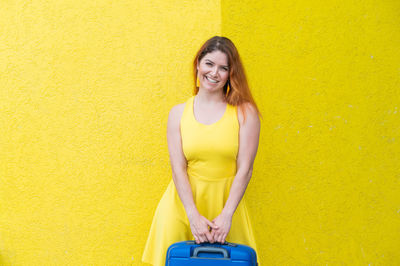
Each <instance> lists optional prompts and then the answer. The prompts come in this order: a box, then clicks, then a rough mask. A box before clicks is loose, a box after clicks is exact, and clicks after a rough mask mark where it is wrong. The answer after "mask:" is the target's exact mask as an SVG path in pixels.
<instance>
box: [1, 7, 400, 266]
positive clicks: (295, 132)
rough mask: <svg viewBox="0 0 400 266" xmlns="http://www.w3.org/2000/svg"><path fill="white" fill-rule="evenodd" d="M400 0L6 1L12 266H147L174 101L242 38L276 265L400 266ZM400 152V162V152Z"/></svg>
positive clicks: (253, 186)
mask: <svg viewBox="0 0 400 266" xmlns="http://www.w3.org/2000/svg"><path fill="white" fill-rule="evenodd" d="M399 18H400V5H399V4H398V2H397V1H366V0H365V1H347V2H346V3H345V4H344V2H343V1H325V2H323V3H322V2H321V3H320V1H301V2H299V1H288V0H284V1H279V2H273V1H245V0H241V1H236V0H235V1H226V0H222V1H211V0H210V1H178V0H152V1H105V0H100V1H81V2H78V1H72V0H68V1H40V0H37V1H2V3H1V6H0V265H141V263H140V258H141V254H142V251H143V246H144V243H145V240H146V237H147V233H148V230H149V227H150V223H151V219H152V215H153V213H154V209H155V207H156V205H157V203H158V201H159V199H160V197H161V195H162V193H163V192H164V190H165V188H166V185H167V183H168V182H169V181H170V179H171V171H170V166H169V159H168V150H167V144H166V122H167V117H168V111H169V109H170V108H171V107H172V106H173V105H175V104H177V103H180V102H183V101H184V100H185V99H187V97H189V96H190V95H191V91H192V77H191V62H192V59H193V57H194V54H195V52H196V51H197V49H198V48H199V46H200V45H201V43H202V42H203V41H205V40H206V39H208V38H209V37H211V36H213V35H219V34H221V33H222V34H223V35H226V36H228V37H230V38H231V39H232V40H233V41H234V42H235V44H237V46H238V48H239V52H240V53H241V55H242V59H243V61H244V64H245V67H246V70H247V73H248V77H249V82H250V85H251V87H252V90H253V93H254V96H255V98H256V100H257V103H258V104H259V107H260V109H261V111H262V113H263V116H264V119H263V120H262V129H261V130H262V132H261V139H260V147H259V151H258V155H257V158H256V162H255V169H254V174H253V179H252V180H251V183H250V185H249V187H248V190H247V192H246V193H247V197H248V199H249V200H250V202H249V209H250V212H251V214H252V215H253V217H254V219H253V220H254V225H255V228H256V230H257V237H258V238H257V240H258V243H259V248H260V251H261V252H260V253H261V254H259V255H260V257H261V260H262V261H263V262H264V264H263V265H320V264H323V265H326V264H329V265H332V264H333V265H354V264H355V265H368V264H371V265H396V264H400V253H399V252H398V246H399V245H400V234H399V232H400V197H399V191H400V174H399V173H400V168H399V164H398V162H399V161H400V160H399V159H400V158H399V154H400V146H399V137H400V136H399V132H400V122H399V121H400V119H399V118H400V117H399V116H400V95H399V87H400V86H399V85H400V79H399V76H400V65H399V62H400V53H399V49H398V47H400V19H399ZM396 163H397V164H396Z"/></svg>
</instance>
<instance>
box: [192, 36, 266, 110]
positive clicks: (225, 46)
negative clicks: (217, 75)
mask: <svg viewBox="0 0 400 266" xmlns="http://www.w3.org/2000/svg"><path fill="white" fill-rule="evenodd" d="M217 50H218V51H221V52H223V53H225V54H226V56H227V57H228V67H229V78H228V81H227V82H226V84H225V85H224V88H223V92H224V95H225V97H226V101H227V102H228V103H229V104H230V105H236V106H238V107H240V110H241V111H242V114H243V116H244V118H246V109H247V108H248V106H247V104H244V103H250V104H251V105H253V107H254V108H255V109H256V111H257V114H258V115H259V116H261V113H260V110H259V109H258V107H257V105H256V103H255V101H254V99H253V96H252V95H251V92H250V88H249V85H248V83H247V79H246V74H245V71H244V68H243V65H242V61H241V60H240V56H239V52H238V51H237V49H236V47H235V45H234V44H233V42H232V41H231V40H230V39H228V38H226V37H220V36H214V37H212V38H211V39H209V40H207V41H206V42H205V43H204V44H203V46H202V47H201V48H200V50H199V51H198V52H197V54H196V57H195V58H194V61H193V74H194V95H196V94H197V93H198V92H199V88H198V87H197V85H196V80H197V64H198V63H200V61H201V59H202V58H203V57H204V56H205V55H206V54H208V53H211V52H214V51H217ZM228 83H229V87H230V90H229V92H228V95H226V90H227V86H228ZM242 107H244V108H242Z"/></svg>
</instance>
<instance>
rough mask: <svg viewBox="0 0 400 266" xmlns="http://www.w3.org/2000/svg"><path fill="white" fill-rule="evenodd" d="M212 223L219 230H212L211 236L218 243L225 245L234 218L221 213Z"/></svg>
mask: <svg viewBox="0 0 400 266" xmlns="http://www.w3.org/2000/svg"><path fill="white" fill-rule="evenodd" d="M212 222H213V223H214V224H215V225H217V226H218V229H212V231H211V235H212V237H213V238H214V240H215V241H216V242H220V243H225V239H226V236H227V235H228V233H229V230H230V229H231V224H232V216H231V215H228V214H224V213H221V214H220V215H218V217H217V218H215V219H214V220H212Z"/></svg>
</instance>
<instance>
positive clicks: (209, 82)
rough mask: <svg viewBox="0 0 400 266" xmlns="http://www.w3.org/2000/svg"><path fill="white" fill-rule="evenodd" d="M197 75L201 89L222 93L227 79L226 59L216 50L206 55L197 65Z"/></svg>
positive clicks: (223, 54)
mask: <svg viewBox="0 0 400 266" xmlns="http://www.w3.org/2000/svg"><path fill="white" fill-rule="evenodd" d="M197 73H198V78H199V81H200V88H201V89H205V90H209V91H218V90H221V91H222V89H223V87H224V85H225V83H226V82H227V80H228V78H229V68H228V57H227V56H226V54H225V53H223V52H221V51H218V50H216V51H214V52H211V53H208V54H206V55H205V56H204V57H203V58H202V59H201V60H200V63H199V64H198V65H197Z"/></svg>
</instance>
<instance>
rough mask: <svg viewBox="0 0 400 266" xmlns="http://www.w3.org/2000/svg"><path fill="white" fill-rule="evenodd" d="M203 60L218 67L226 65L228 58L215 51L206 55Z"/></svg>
mask: <svg viewBox="0 0 400 266" xmlns="http://www.w3.org/2000/svg"><path fill="white" fill-rule="evenodd" d="M203 60H210V61H212V62H214V63H216V64H219V65H228V57H227V56H226V54H225V53H223V52H221V51H219V50H216V51H213V52H211V53H207V54H206V55H205V56H204V57H203Z"/></svg>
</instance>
